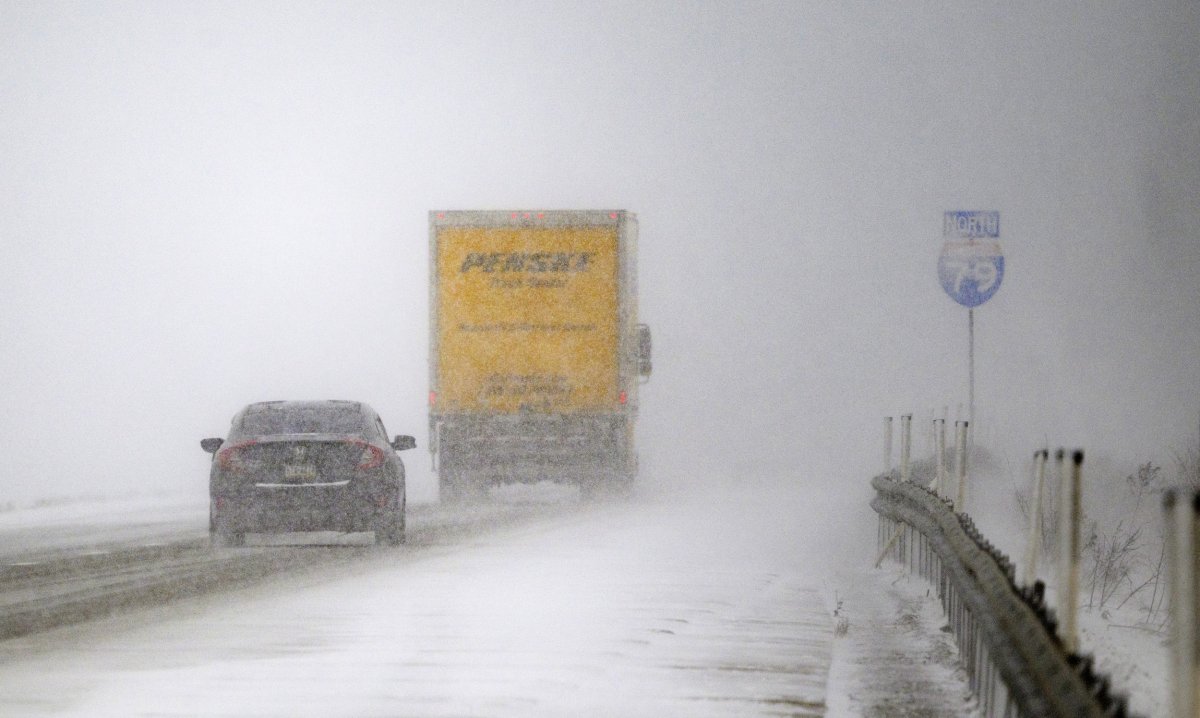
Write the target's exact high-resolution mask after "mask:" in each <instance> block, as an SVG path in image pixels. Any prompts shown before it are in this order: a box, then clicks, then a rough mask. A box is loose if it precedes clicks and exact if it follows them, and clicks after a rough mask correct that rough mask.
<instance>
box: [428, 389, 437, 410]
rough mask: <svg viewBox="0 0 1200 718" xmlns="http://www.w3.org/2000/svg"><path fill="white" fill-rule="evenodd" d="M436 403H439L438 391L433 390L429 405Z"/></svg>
mask: <svg viewBox="0 0 1200 718" xmlns="http://www.w3.org/2000/svg"><path fill="white" fill-rule="evenodd" d="M436 404H437V392H436V391H431V392H429V405H430V406H434V405H436Z"/></svg>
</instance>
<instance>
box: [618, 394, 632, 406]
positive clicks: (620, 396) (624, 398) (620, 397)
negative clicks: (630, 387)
mask: <svg viewBox="0 0 1200 718" xmlns="http://www.w3.org/2000/svg"><path fill="white" fill-rule="evenodd" d="M617 401H619V402H621V403H622V404H626V403H628V402H629V394H628V393H626V392H621V393H620V394H618V395H617Z"/></svg>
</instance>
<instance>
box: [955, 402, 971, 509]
mask: <svg viewBox="0 0 1200 718" xmlns="http://www.w3.org/2000/svg"><path fill="white" fill-rule="evenodd" d="M969 426H970V424H969V422H966V421H956V422H954V467H955V468H954V472H955V474H956V477H955V484H956V485H955V499H954V510H955V511H960V512H963V511H966V510H967V507H966V503H967V431H968V429H969Z"/></svg>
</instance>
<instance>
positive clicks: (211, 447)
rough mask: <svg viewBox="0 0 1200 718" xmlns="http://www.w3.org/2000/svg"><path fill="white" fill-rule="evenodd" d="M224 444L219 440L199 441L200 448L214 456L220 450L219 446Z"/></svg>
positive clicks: (223, 441)
mask: <svg viewBox="0 0 1200 718" xmlns="http://www.w3.org/2000/svg"><path fill="white" fill-rule="evenodd" d="M224 443H225V440H224V439H220V438H213V439H201V440H200V448H201V449H204V450H205V451H207V452H208V453H210V454H216V453H217V449H220V448H221V444H224Z"/></svg>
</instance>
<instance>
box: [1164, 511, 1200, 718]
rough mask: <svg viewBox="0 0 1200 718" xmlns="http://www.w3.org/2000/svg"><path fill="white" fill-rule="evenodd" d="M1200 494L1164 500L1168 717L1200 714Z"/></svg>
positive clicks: (1187, 717)
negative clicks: (1199, 670) (1199, 662)
mask: <svg viewBox="0 0 1200 718" xmlns="http://www.w3.org/2000/svg"><path fill="white" fill-rule="evenodd" d="M1197 501H1200V495H1191V496H1189V495H1188V494H1186V493H1183V492H1178V493H1177V492H1176V491H1169V492H1167V494H1166V495H1165V496H1164V497H1163V513H1164V517H1163V518H1164V524H1165V526H1166V527H1167V550H1168V553H1169V559H1168V563H1169V564H1170V569H1171V633H1172V640H1171V668H1172V671H1171V674H1172V675H1171V716H1172V718H1194V717H1195V716H1196V714H1197V711H1200V700H1198V699H1197V695H1196V692H1197V681H1196V648H1197V645H1196V634H1197V628H1198V626H1197V620H1196V611H1197V606H1196V602H1197V595H1196V570H1197V566H1196V562H1197V560H1198V559H1197V557H1196V548H1197V534H1196V524H1197V521H1196V512H1197Z"/></svg>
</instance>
